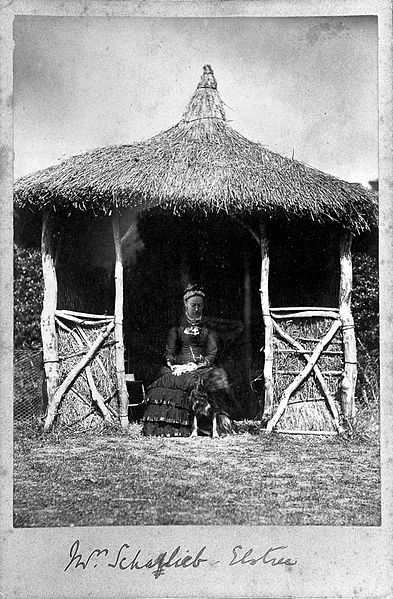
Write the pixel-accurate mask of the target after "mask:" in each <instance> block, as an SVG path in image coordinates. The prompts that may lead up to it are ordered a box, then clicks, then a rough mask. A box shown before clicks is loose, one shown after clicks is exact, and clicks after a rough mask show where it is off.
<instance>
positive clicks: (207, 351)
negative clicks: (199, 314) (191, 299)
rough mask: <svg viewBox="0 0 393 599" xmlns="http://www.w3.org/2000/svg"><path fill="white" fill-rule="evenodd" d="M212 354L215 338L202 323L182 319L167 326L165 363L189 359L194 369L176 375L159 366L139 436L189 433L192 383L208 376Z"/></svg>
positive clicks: (182, 434) (150, 389)
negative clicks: (159, 371)
mask: <svg viewBox="0 0 393 599" xmlns="http://www.w3.org/2000/svg"><path fill="white" fill-rule="evenodd" d="M216 355H217V342H216V338H215V335H214V333H213V332H212V331H210V330H209V327H208V326H207V324H206V323H205V322H203V321H201V322H200V323H198V325H190V324H189V323H188V322H187V321H186V319H183V320H182V322H181V324H180V325H179V326H177V327H172V328H171V329H170V331H169V333H168V338H167V343H166V351H165V358H166V361H167V364H170V365H171V366H174V365H176V364H187V363H189V362H193V363H194V364H197V366H198V368H197V369H196V370H193V371H191V372H185V373H183V374H180V375H174V374H173V373H172V371H171V369H170V368H169V366H168V367H164V368H163V369H162V371H161V376H160V378H158V379H157V380H156V381H155V382H154V383H153V384H152V385H150V387H149V389H148V391H147V395H146V403H147V406H146V410H145V413H144V415H143V418H142V422H143V428H142V434H143V435H146V436H149V435H155V436H165V437H188V436H189V435H190V431H191V422H190V400H189V396H190V393H191V390H192V389H193V387H194V386H195V384H196V382H197V381H199V380H201V379H202V380H203V378H205V377H206V376H208V374H209V372H210V370H211V366H212V364H213V362H214V359H215V357H216Z"/></svg>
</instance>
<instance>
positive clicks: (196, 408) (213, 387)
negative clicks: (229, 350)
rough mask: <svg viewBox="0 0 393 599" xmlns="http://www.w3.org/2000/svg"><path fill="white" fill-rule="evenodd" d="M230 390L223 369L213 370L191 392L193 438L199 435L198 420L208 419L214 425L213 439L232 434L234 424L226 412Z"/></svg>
mask: <svg viewBox="0 0 393 599" xmlns="http://www.w3.org/2000/svg"><path fill="white" fill-rule="evenodd" d="M228 389H229V384H228V379H227V376H226V373H225V371H224V370H223V369H222V368H213V369H212V371H211V372H210V373H209V376H208V377H207V379H205V380H200V381H198V382H197V383H196V384H195V387H194V389H193V390H192V391H191V394H190V400H191V413H192V422H191V435H190V436H191V437H196V436H197V435H198V420H199V419H208V420H209V421H211V423H212V437H213V439H216V438H217V437H219V436H220V435H222V434H227V435H228V434H232V433H233V429H232V423H231V419H230V418H229V416H228V414H227V413H226V412H225V411H224V406H225V399H224V397H225V395H227V393H228Z"/></svg>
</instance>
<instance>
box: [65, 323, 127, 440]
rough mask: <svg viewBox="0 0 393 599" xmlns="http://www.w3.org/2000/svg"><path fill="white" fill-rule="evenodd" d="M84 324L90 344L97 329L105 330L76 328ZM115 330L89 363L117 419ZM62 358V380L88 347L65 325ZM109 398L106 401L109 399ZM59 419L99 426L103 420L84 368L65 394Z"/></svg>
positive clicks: (74, 424) (68, 423)
mask: <svg viewBox="0 0 393 599" xmlns="http://www.w3.org/2000/svg"><path fill="white" fill-rule="evenodd" d="M80 328H83V333H84V335H85V336H86V339H88V342H89V343H90V344H92V343H93V341H94V339H95V338H96V337H97V335H98V333H99V332H101V331H102V326H88V327H81V326H79V327H74V329H73V330H74V332H77V331H78V329H80ZM113 337H114V336H113V333H112V334H111V336H110V337H109V339H108V340H107V341H106V343H105V344H104V345H103V347H102V348H101V349H100V351H99V352H98V354H97V356H96V357H95V358H94V359H93V361H92V362H91V363H90V367H91V373H92V376H93V379H94V383H95V385H96V387H97V390H98V391H99V393H100V394H101V395H102V396H103V398H104V400H105V403H106V406H107V407H108V409H109V411H110V413H111V414H112V415H113V416H114V418H113V420H114V421H117V420H118V418H117V414H118V400H117V392H116V372H115V357H114V352H115V350H114V343H113V341H114V338H113ZM58 343H59V359H60V371H61V380H60V382H62V381H63V380H64V378H65V377H66V376H67V374H68V373H69V372H70V371H71V369H72V368H73V367H74V366H76V364H78V362H79V361H80V360H81V358H82V355H83V353H86V345H85V348H84V349H83V348H81V345H80V343H78V341H77V339H76V338H75V336H74V335H73V334H71V333H70V332H67V331H66V330H64V329H63V328H59V330H58ZM109 398H110V400H109V401H106V400H107V399H109ZM56 423H57V425H58V426H67V427H72V428H73V429H74V428H81V429H83V430H87V429H100V428H102V426H103V424H104V419H103V415H102V413H101V411H100V409H99V407H98V406H97V404H96V403H95V402H93V401H92V394H91V390H90V386H89V382H88V378H87V375H86V370H83V371H82V372H81V373H80V375H79V376H78V377H77V379H76V380H75V382H74V383H73V385H72V387H71V389H70V390H69V391H68V392H67V393H66V394H65V395H64V397H63V399H62V401H61V404H60V409H59V411H58V416H57V420H56Z"/></svg>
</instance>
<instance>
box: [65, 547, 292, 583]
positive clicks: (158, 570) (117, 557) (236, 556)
mask: <svg viewBox="0 0 393 599" xmlns="http://www.w3.org/2000/svg"><path fill="white" fill-rule="evenodd" d="M287 549H288V547H287V546H286V545H280V546H278V547H269V548H268V549H267V550H262V551H258V550H257V549H255V548H254V547H251V548H249V549H246V548H245V547H243V546H242V545H235V546H234V547H233V548H232V550H231V551H230V553H229V555H228V556H226V557H225V556H224V558H223V559H220V560H215V559H214V558H212V557H211V556H209V553H208V549H207V547H206V545H204V546H203V547H201V548H200V549H199V550H198V551H196V552H193V553H190V551H189V549H186V550H183V548H182V547H181V545H178V546H177V547H176V548H175V549H174V550H173V551H172V552H170V551H163V552H161V553H159V554H158V555H156V556H153V557H149V556H143V554H142V549H137V550H136V551H135V549H134V550H133V549H132V547H131V546H130V545H128V543H123V544H122V545H121V546H120V547H119V548H118V549H116V550H115V551H114V552H111V551H110V550H109V549H108V548H106V547H104V548H97V549H93V551H91V552H88V551H87V552H84V551H82V549H81V543H80V541H79V539H77V540H76V541H74V543H73V544H72V546H71V548H70V552H69V557H70V559H69V562H68V563H67V565H66V567H65V568H64V571H65V572H66V571H69V570H72V569H74V570H75V569H77V568H81V570H88V569H93V568H97V567H101V568H102V567H106V568H113V569H115V570H119V571H125V570H128V571H132V570H135V571H138V570H151V574H152V575H153V576H154V578H155V579H156V580H157V579H158V578H160V576H163V575H164V574H165V572H166V570H168V569H170V568H199V567H200V566H203V565H204V564H205V565H206V564H208V563H210V564H212V565H216V564H220V563H221V564H224V565H227V566H235V567H236V566H237V567H239V566H256V565H257V564H259V565H264V566H271V567H277V566H286V567H290V568H291V567H293V566H295V565H296V564H297V559H294V558H293V557H289V556H288V555H287V554H286V550H287Z"/></svg>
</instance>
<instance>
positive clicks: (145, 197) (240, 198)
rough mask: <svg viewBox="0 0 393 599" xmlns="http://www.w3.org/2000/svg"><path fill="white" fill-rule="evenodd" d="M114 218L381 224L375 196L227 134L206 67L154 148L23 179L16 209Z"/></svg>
mask: <svg viewBox="0 0 393 599" xmlns="http://www.w3.org/2000/svg"><path fill="white" fill-rule="evenodd" d="M47 205H53V206H54V207H55V209H56V210H57V211H61V210H62V209H65V210H66V213H67V214H68V213H70V212H71V211H92V212H94V213H95V214H109V213H111V212H112V210H113V209H114V207H118V208H120V209H121V208H135V207H138V206H143V207H146V208H148V207H151V206H156V205H161V206H163V207H165V208H168V209H170V210H172V211H173V212H175V213H179V212H181V211H186V210H188V209H192V210H195V209H201V210H202V211H204V212H205V213H211V212H213V213H214V212H220V211H225V212H228V213H237V212H240V211H241V212H245V211H247V212H253V211H258V212H260V213H264V214H266V215H268V216H270V217H275V216H277V217H282V216H285V218H287V219H290V218H292V217H305V218H306V219H309V220H311V221H315V222H336V223H340V225H341V226H342V227H344V228H346V229H348V230H350V231H351V232H353V233H355V234H357V233H362V232H364V231H368V230H370V229H371V228H372V227H374V226H375V225H376V223H377V194H376V193H375V192H373V191H369V190H366V189H365V188H363V187H362V186H361V185H358V184H352V183H348V182H345V181H341V180H339V179H337V178H335V177H332V176H330V175H328V174H325V173H323V172H321V171H318V170H316V169H313V168H310V167H309V166H307V165H305V164H303V163H301V162H299V161H296V160H293V159H290V158H286V157H283V156H281V155H279V154H277V153H274V152H271V151H270V150H268V149H266V148H265V147H264V146H262V145H261V144H260V143H255V142H253V141H250V140H248V139H246V138H245V137H243V136H242V135H241V134H240V133H238V132H237V131H235V130H234V129H232V128H231V127H229V126H228V124H227V122H226V117H225V111H224V108H223V103H222V100H221V98H220V96H219V94H218V92H217V84H216V80H215V78H214V75H213V71H212V69H211V67H210V66H209V65H206V66H205V67H204V73H203V75H202V79H201V81H200V83H199V85H198V88H197V90H196V91H195V93H194V95H193V97H192V99H191V101H190V103H189V105H188V107H187V109H186V111H185V113H184V115H183V117H182V119H181V121H180V122H179V123H178V124H177V125H175V126H174V127H172V128H170V129H168V130H167V131H164V132H162V133H160V134H158V135H156V136H154V137H152V138H151V139H148V140H146V141H143V142H139V143H134V144H130V145H118V146H110V147H106V148H100V149H96V150H93V151H90V152H87V153H84V154H82V155H78V156H73V157H71V158H69V159H67V160H64V161H63V162H61V163H59V164H58V165H55V166H52V167H50V168H47V169H44V170H41V171H38V172H36V173H34V174H32V175H28V176H25V177H22V178H21V179H19V180H18V181H17V182H16V185H15V206H16V208H19V209H28V210H31V211H33V212H36V213H37V212H40V211H41V210H42V208H43V207H45V206H47Z"/></svg>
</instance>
